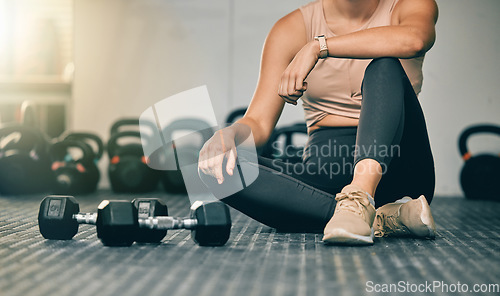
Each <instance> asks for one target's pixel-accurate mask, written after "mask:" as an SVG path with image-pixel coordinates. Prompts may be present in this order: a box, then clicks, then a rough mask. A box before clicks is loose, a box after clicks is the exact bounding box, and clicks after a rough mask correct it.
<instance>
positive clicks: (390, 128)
mask: <svg viewBox="0 0 500 296" xmlns="http://www.w3.org/2000/svg"><path fill="white" fill-rule="evenodd" d="M362 94H363V103H362V106H361V114H360V119H359V125H358V127H325V128H319V129H316V130H314V131H312V132H311V133H310V134H309V140H308V143H307V145H306V147H305V149H304V156H303V162H301V163H286V162H282V161H278V160H271V159H266V158H263V157H259V160H258V164H256V163H249V162H245V160H244V158H245V156H244V155H240V156H239V161H240V164H241V165H249V166H256V167H258V170H259V176H258V177H257V179H256V180H255V181H254V182H253V183H252V184H250V185H249V186H248V187H246V188H244V189H243V190H241V191H239V192H237V193H235V194H232V195H230V196H228V197H225V198H222V201H223V202H225V203H227V204H228V205H230V206H231V207H233V208H235V209H237V210H239V211H241V212H243V213H244V214H246V215H248V216H250V217H252V218H254V219H255V220H257V221H260V222H262V223H264V224H266V225H268V226H270V227H274V228H277V229H278V230H279V231H287V232H322V231H323V228H324V227H325V225H326V223H327V222H328V221H329V220H330V218H331V217H332V215H333V212H334V209H335V205H336V202H335V199H334V197H335V194H336V193H338V192H340V190H341V189H342V188H343V187H344V186H345V185H347V184H349V183H350V182H351V181H352V177H353V168H354V164H355V163H357V162H358V161H359V160H361V159H365V158H372V159H375V160H377V161H378V162H379V163H380V164H381V166H382V169H383V170H384V171H383V176H382V179H381V181H380V183H379V185H378V187H377V190H376V193H375V202H376V206H377V207H379V206H381V205H384V204H386V203H389V202H393V201H395V200H397V199H400V198H401V197H403V196H410V197H412V198H418V197H419V196H420V195H422V194H423V195H425V197H426V198H427V200H428V201H429V202H431V200H432V197H433V194H434V182H435V176H434V161H433V157H432V152H431V148H430V144H429V139H428V135H427V129H426V125H425V119H424V115H423V113H422V109H421V107H420V104H419V102H418V99H417V96H416V95H415V92H414V90H413V88H412V86H411V84H410V81H409V80H408V78H407V76H406V74H405V72H404V70H403V67H402V66H401V63H400V62H399V60H398V59H395V58H379V59H374V60H373V61H372V62H371V63H370V64H369V65H368V67H367V69H366V71H365V76H364V80H363V85H362ZM236 175H238V174H236V170H235V174H234V175H233V176H229V175H227V173H226V172H224V179H225V180H226V181H228V182H230V179H231V178H239V176H236ZM201 178H202V180H203V182H204V183H205V184H206V185H207V187H208V188H209V190H211V191H212V192H213V193H214V195H215V196H216V197H217V195H218V192H220V190H218V188H220V186H223V185H218V184H217V182H216V179H215V178H213V177H211V176H207V175H204V174H202V175H201ZM226 181H224V182H226ZM220 197H223V196H220Z"/></svg>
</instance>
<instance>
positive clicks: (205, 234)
mask: <svg viewBox="0 0 500 296" xmlns="http://www.w3.org/2000/svg"><path fill="white" fill-rule="evenodd" d="M132 204H133V205H134V206H135V209H136V211H137V212H138V214H137V217H138V225H139V230H138V234H137V235H136V241H138V242H139V241H140V242H159V241H160V240H161V239H162V238H163V237H164V236H165V235H166V233H167V230H170V229H190V230H191V237H192V239H193V240H194V241H195V242H196V243H197V244H199V245H200V246H222V245H224V244H225V243H226V242H227V240H228V239H229V235H230V232H231V215H230V213H229V208H228V206H227V205H225V204H224V203H222V202H201V201H196V202H194V203H193V205H192V206H191V210H190V216H189V218H179V217H170V216H157V215H156V214H157V213H158V212H159V211H163V209H166V206H165V204H164V203H163V202H162V201H161V200H159V199H152V198H144V199H134V200H133V201H132ZM159 209H160V210H159Z"/></svg>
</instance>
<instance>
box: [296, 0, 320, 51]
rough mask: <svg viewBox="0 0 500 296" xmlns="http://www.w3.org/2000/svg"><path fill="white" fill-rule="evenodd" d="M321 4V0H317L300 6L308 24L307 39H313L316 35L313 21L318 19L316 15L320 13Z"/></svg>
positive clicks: (305, 22) (306, 24)
mask: <svg viewBox="0 0 500 296" xmlns="http://www.w3.org/2000/svg"><path fill="white" fill-rule="evenodd" d="M319 5H321V1H320V0H317V1H314V2H310V3H308V4H306V5H303V6H301V7H300V8H299V9H300V12H301V13H302V17H303V18H304V24H305V26H306V34H307V41H310V40H312V39H313V38H314V36H315V32H313V31H314V27H315V25H314V24H313V22H315V21H318V20H317V18H315V17H314V16H315V14H317V13H318V9H319V8H320V7H319Z"/></svg>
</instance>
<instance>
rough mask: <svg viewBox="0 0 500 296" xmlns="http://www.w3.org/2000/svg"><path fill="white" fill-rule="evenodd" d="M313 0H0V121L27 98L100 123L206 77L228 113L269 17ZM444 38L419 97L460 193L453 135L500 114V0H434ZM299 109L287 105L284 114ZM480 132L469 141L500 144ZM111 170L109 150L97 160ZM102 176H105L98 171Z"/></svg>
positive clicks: (221, 110) (50, 128)
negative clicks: (106, 156)
mask: <svg viewBox="0 0 500 296" xmlns="http://www.w3.org/2000/svg"><path fill="white" fill-rule="evenodd" d="M307 2H309V1H308V0H254V1H241V0H211V1H203V0H127V1H125V0H106V1H101V0H0V116H1V122H2V123H7V122H12V121H19V120H20V118H19V117H20V115H19V112H20V106H21V103H22V102H23V101H25V100H29V101H32V102H34V103H36V105H37V113H38V116H39V120H40V127H41V128H42V129H43V130H44V131H45V132H46V133H47V134H48V135H49V136H50V137H57V136H59V135H60V134H61V133H62V132H63V131H65V130H85V131H91V132H94V133H97V134H98V135H99V136H101V138H103V139H104V140H105V141H107V139H108V137H109V135H108V132H109V128H110V126H111V124H112V123H113V122H114V121H115V120H117V119H118V118H123V117H138V116H139V115H140V114H141V112H142V111H143V110H145V109H146V108H148V107H149V106H151V105H152V104H154V103H156V102H158V101H159V100H161V99H163V98H165V97H168V96H170V95H173V94H175V93H178V92H181V91H184V90H187V89H190V88H193V87H196V86H200V85H204V84H206V85H207V86H208V90H209V92H210V95H211V98H212V101H213V105H214V108H215V112H216V115H217V117H218V118H219V120H220V122H221V123H222V121H223V120H224V119H225V118H226V116H227V114H228V113H229V112H230V111H232V110H234V109H235V108H239V107H245V106H247V105H248V103H249V102H250V99H251V97H252V94H253V91H254V88H255V85H256V82H257V78H258V70H259V61H260V53H261V49H262V45H263V42H264V39H265V37H266V35H267V33H268V32H269V30H270V28H271V26H272V25H273V24H274V22H275V21H277V20H278V19H279V18H280V17H282V16H284V15H285V14H287V13H289V12H291V11H292V10H294V9H296V8H298V7H299V6H300V5H302V4H305V3H307ZM437 3H438V5H439V8H440V16H439V21H438V25H437V36H438V37H437V41H436V44H435V45H434V48H433V49H432V50H431V51H430V52H429V53H428V54H427V56H426V61H425V63H424V77H425V80H424V85H423V91H422V93H421V94H420V101H421V104H422V105H423V109H424V112H425V115H426V117H427V123H428V129H429V134H430V138H431V144H432V148H433V152H434V156H435V161H436V173H437V187H436V195H438V196H461V195H463V193H462V191H461V189H460V185H459V177H458V176H459V171H460V167H461V166H462V163H463V162H462V161H461V159H460V155H459V153H458V151H457V138H458V136H459V134H460V132H461V131H462V130H463V129H464V128H465V127H467V126H469V125H471V124H477V123H493V124H500V96H499V93H500V84H499V83H498V82H497V80H498V77H499V69H500V59H498V57H497V54H498V52H499V50H500V35H499V34H498V29H499V28H500V2H499V1H497V0H481V1H467V0H437ZM301 121H303V113H302V109H301V107H300V105H299V106H296V107H294V106H290V105H287V106H286V107H285V111H284V113H283V116H282V118H281V119H280V121H279V123H278V126H284V125H288V124H292V123H296V122H301ZM499 143H500V140H499V138H498V137H495V136H486V135H484V136H483V135H479V136H477V138H476V139H475V140H474V141H471V143H470V150H471V151H472V152H478V151H485V152H493V153H498V152H500V149H499V147H500V145H499ZM99 166H100V167H101V171H104V170H106V168H107V166H108V160H107V159H104V161H101V162H100V163H99ZM99 187H101V188H103V187H104V188H107V187H109V181H108V179H107V174H102V178H101V181H100V183H99Z"/></svg>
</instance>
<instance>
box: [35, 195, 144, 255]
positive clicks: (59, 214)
mask: <svg viewBox="0 0 500 296" xmlns="http://www.w3.org/2000/svg"><path fill="white" fill-rule="evenodd" d="M79 211H80V206H79V205H78V202H77V201H76V199H75V198H74V197H72V196H60V195H50V196H47V197H45V198H44V199H43V200H42V202H41V203H40V211H39V213H38V225H39V228H40V233H41V234H42V236H43V237H44V238H46V239H59V240H69V239H72V238H73V237H74V236H75V234H76V233H77V232H78V225H79V224H91V225H96V228H97V237H98V238H99V239H100V240H101V242H102V243H103V244H104V245H105V246H130V245H132V243H133V242H134V235H135V233H136V230H137V212H136V211H135V209H134V207H133V205H132V204H131V203H130V202H128V201H110V200H103V201H102V202H101V203H100V204H99V206H98V210H97V213H79Z"/></svg>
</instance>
